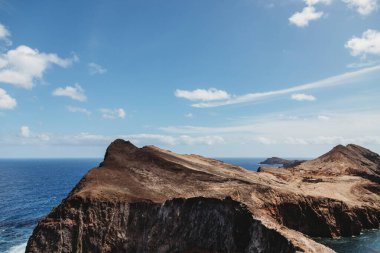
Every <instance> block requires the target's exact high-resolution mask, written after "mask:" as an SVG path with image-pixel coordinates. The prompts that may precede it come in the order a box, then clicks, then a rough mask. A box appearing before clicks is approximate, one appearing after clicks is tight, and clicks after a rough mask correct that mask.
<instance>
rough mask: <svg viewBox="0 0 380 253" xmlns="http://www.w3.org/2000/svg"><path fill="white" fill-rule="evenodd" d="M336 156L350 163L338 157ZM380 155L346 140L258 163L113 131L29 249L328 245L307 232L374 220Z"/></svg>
mask: <svg viewBox="0 0 380 253" xmlns="http://www.w3.org/2000/svg"><path fill="white" fill-rule="evenodd" d="M341 153H342V154H343V157H344V159H343V158H342V155H341ZM340 159H343V160H344V162H345V165H346V166H347V165H350V166H349V168H347V167H345V166H340V165H339V166H340V167H338V168H336V167H334V166H333V164H334V163H335V164H341V163H342V161H340ZM358 159H359V160H358ZM324 163H325V164H326V167H324V166H323V164H324ZM351 163H352V164H351ZM353 164H355V165H361V167H358V166H356V167H353ZM379 164H380V162H379V157H378V155H376V154H374V153H372V152H370V151H368V150H366V149H363V148H361V147H359V146H353V145H349V146H347V147H343V146H342V147H340V146H339V147H337V148H335V149H333V150H332V151H330V152H329V153H327V154H325V155H324V156H322V157H320V158H318V159H315V160H312V161H308V162H305V163H303V164H301V165H299V166H297V167H293V168H290V169H270V168H263V169H262V170H261V172H260V173H256V172H251V171H247V170H245V169H243V168H240V167H237V166H232V165H228V164H224V163H222V162H220V161H217V160H213V159H207V158H204V157H201V156H197V155H179V154H175V153H173V152H170V151H166V150H162V149H159V148H156V147H153V146H148V147H144V148H137V147H135V146H134V145H132V144H131V143H129V142H125V141H123V140H116V141H115V142H113V143H112V144H111V145H110V146H109V147H108V149H107V152H106V155H105V159H104V161H103V162H102V163H101V164H100V166H99V167H97V168H94V169H92V170H91V171H89V172H88V173H87V174H86V175H85V176H84V177H83V179H82V180H81V181H80V182H79V183H78V185H77V186H76V187H75V188H74V189H73V191H72V192H71V193H70V194H69V196H68V197H67V198H66V199H65V200H63V201H62V203H61V204H60V205H59V206H58V207H56V208H55V209H54V210H53V211H52V212H51V213H50V214H49V215H48V216H47V217H46V218H44V219H43V220H42V221H40V222H39V224H38V226H37V227H36V229H35V230H34V232H33V235H32V236H31V237H30V239H29V242H28V245H27V252H333V251H332V250H330V249H328V248H327V247H325V246H323V245H320V244H318V243H316V242H315V241H313V240H312V239H310V238H309V237H308V236H307V235H309V236H325V237H335V236H350V235H356V234H358V233H360V231H361V230H362V229H364V228H378V227H379V221H380V195H379V192H380V186H379V184H378V182H377V181H376V180H372V179H373V177H376V175H378V172H379V171H378V170H379ZM329 168H331V169H329ZM353 169H354V170H353ZM368 175H370V177H368Z"/></svg>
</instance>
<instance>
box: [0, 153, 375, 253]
mask: <svg viewBox="0 0 380 253" xmlns="http://www.w3.org/2000/svg"><path fill="white" fill-rule="evenodd" d="M218 159H219V160H223V161H225V162H227V163H231V164H235V165H238V166H241V167H244V168H246V169H249V170H254V171H256V170H257V168H258V167H259V164H258V163H259V162H260V161H262V160H264V159H257V158H255V159H252V158H222V159H221V158H218ZM101 160H102V159H100V158H99V159H22V160H14V159H0V252H7V253H8V252H9V253H19V252H24V250H25V246H26V241H27V240H28V238H29V236H30V234H31V233H32V231H33V228H34V227H35V225H36V224H37V222H38V220H39V219H41V218H42V217H44V216H45V215H46V214H48V213H49V212H50V210H51V209H52V208H53V207H55V206H56V205H58V204H59V203H60V202H61V200H62V199H63V198H64V197H66V195H67V194H68V193H69V192H70V191H71V189H72V188H73V187H74V186H75V185H76V183H77V182H78V181H79V180H80V179H81V177H82V176H83V175H84V174H85V173H86V172H87V171H88V170H90V169H91V168H93V167H96V166H97V165H98V164H99V162H100V161H101ZM323 243H325V244H327V245H329V246H330V247H332V248H334V249H335V250H336V251H337V252H344V253H351V252H355V253H372V252H373V253H375V252H377V253H380V232H379V231H369V232H365V233H364V234H363V235H362V236H359V237H356V238H346V239H342V240H323Z"/></svg>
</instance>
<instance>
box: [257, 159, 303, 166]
mask: <svg viewBox="0 0 380 253" xmlns="http://www.w3.org/2000/svg"><path fill="white" fill-rule="evenodd" d="M305 161H306V160H288V159H283V158H279V157H271V158H267V159H265V160H264V161H262V162H260V164H263V165H277V164H280V165H282V167H284V168H290V167H295V166H298V165H300V164H301V163H303V162H305Z"/></svg>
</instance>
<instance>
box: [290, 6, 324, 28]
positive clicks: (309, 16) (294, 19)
mask: <svg viewBox="0 0 380 253" xmlns="http://www.w3.org/2000/svg"><path fill="white" fill-rule="evenodd" d="M322 16H323V12H322V11H319V12H317V11H316V10H315V8H314V7H313V6H306V7H305V8H303V10H302V11H301V12H296V13H294V14H293V15H292V16H291V17H290V18H289V22H290V23H291V24H293V25H296V26H298V27H306V26H308V25H309V22H310V21H313V20H318V19H320V18H321V17H322Z"/></svg>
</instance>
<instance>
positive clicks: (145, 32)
mask: <svg viewBox="0 0 380 253" xmlns="http://www.w3.org/2000/svg"><path fill="white" fill-rule="evenodd" d="M379 9H380V0H162V1H153V0H150V1H148V0H134V1H130V0H125V1H124V0H114V1H108V0H107V1H105V0H91V1H85V0H83V1H74V0H68V1H58V0H40V1H27V0H12V1H7V0H0V157H1V158H42V157H44V158H53V157H102V156H103V155H104V152H105V149H106V147H107V146H108V145H109V143H110V142H112V141H113V140H114V139H116V138H123V139H126V140H130V141H132V142H133V143H134V144H135V145H137V146H139V147H141V146H144V145H156V146H159V147H161V148H165V149H170V150H173V151H175V152H179V153H196V154H201V155H205V156H210V157H267V156H281V157H316V156H318V155H321V154H323V153H325V152H327V151H328V150H329V149H331V148H332V147H334V146H335V145H337V144H348V143H356V144H359V145H362V146H364V147H367V148H370V149H372V150H373V151H375V152H378V153H379V152H380V128H379V125H380V99H379V98H380V10H379Z"/></svg>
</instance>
